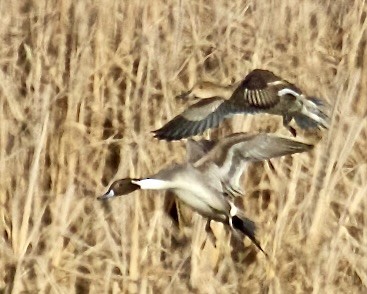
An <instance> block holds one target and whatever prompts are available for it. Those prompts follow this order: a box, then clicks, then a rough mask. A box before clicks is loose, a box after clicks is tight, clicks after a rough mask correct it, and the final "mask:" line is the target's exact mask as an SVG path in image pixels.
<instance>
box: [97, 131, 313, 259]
mask: <svg viewBox="0 0 367 294" xmlns="http://www.w3.org/2000/svg"><path fill="white" fill-rule="evenodd" d="M312 147H313V146H312V145H309V144H305V143H301V142H298V141H295V140H291V139H286V138H282V137H278V136H275V135H271V134H266V133H260V134H248V133H236V134H232V135H230V136H227V137H224V138H222V139H220V140H218V141H211V140H201V141H194V140H191V139H189V140H188V141H187V147H186V148H187V162H185V163H182V164H174V165H173V166H170V167H168V168H165V169H163V170H161V171H159V172H158V173H156V174H154V175H152V176H149V177H145V178H125V179H120V180H117V181H115V182H113V183H112V184H111V186H110V187H109V189H108V191H107V192H106V193H105V194H104V195H102V196H100V197H98V199H100V200H104V199H108V198H112V197H116V196H121V195H126V194H129V193H131V192H134V191H136V190H138V189H143V190H145V189H147V190H170V191H172V192H173V193H174V194H175V195H176V196H177V197H178V198H179V199H180V200H181V201H182V202H184V203H185V204H186V205H188V206H190V207H191V208H192V209H194V210H195V211H197V212H198V213H199V214H201V215H202V216H204V217H206V218H208V222H207V227H208V226H209V227H210V221H211V220H214V221H218V222H222V223H224V224H227V225H229V226H230V227H231V229H232V230H233V231H234V232H236V233H237V234H239V233H242V234H244V235H246V236H248V237H249V238H250V239H251V240H252V242H253V243H254V244H255V245H256V246H257V247H258V248H259V249H260V250H261V251H263V252H264V250H263V249H262V247H261V245H260V243H259V241H258V240H257V239H256V237H255V231H256V226H255V224H254V222H253V221H251V220H250V219H248V218H246V217H245V216H244V214H243V212H241V211H240V209H238V208H237V207H236V206H235V205H234V204H233V202H232V200H233V198H232V197H235V196H239V195H243V192H242V190H241V188H240V178H241V175H242V173H243V172H244V170H245V168H246V165H247V163H248V162H253V161H263V160H268V159H270V158H273V157H279V156H284V155H287V154H293V153H299V152H304V151H307V150H310V149H311V148H312ZM264 253H265V252H264Z"/></svg>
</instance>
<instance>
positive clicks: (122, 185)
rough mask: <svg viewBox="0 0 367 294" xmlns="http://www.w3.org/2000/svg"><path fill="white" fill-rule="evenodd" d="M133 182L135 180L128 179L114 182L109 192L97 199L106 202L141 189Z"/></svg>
mask: <svg viewBox="0 0 367 294" xmlns="http://www.w3.org/2000/svg"><path fill="white" fill-rule="evenodd" d="M133 180H134V179H130V178H126V179H121V180H117V181H115V182H113V183H112V184H111V186H110V188H109V189H108V191H107V192H106V193H105V194H103V195H102V196H100V197H98V198H97V199H98V200H104V199H108V198H112V197H117V196H122V195H126V194H129V193H131V192H134V191H135V190H137V189H139V188H140V186H139V185H136V184H134V183H132V181H133Z"/></svg>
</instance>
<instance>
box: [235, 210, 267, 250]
mask: <svg viewBox="0 0 367 294" xmlns="http://www.w3.org/2000/svg"><path fill="white" fill-rule="evenodd" d="M231 223H232V227H233V228H234V229H237V230H239V231H241V233H243V234H244V235H246V236H247V237H249V238H250V239H251V241H252V242H253V243H254V244H255V245H256V247H257V248H259V249H260V250H261V251H262V252H263V253H264V254H265V255H266V256H267V254H266V252H265V251H264V249H262V247H261V245H260V242H259V241H258V240H257V239H256V236H255V232H256V225H255V223H254V222H253V221H252V220H250V219H248V218H246V217H239V216H237V215H234V216H232V217H231Z"/></svg>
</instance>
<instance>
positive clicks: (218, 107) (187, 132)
mask: <svg viewBox="0 0 367 294" xmlns="http://www.w3.org/2000/svg"><path fill="white" fill-rule="evenodd" d="M225 101H226V100H225V99H224V98H221V97H212V98H206V99H202V100H200V101H199V102H197V103H195V104H193V105H191V106H190V107H189V108H187V109H186V110H185V111H184V112H182V113H181V114H179V115H177V116H176V117H175V118H173V119H172V120H170V121H169V122H168V123H166V124H165V125H164V126H163V127H161V128H160V129H158V130H155V131H153V133H154V137H156V138H158V139H163V140H167V141H172V140H180V139H182V138H187V137H191V136H195V135H198V134H201V133H203V132H204V131H205V130H206V129H210V128H214V127H216V126H218V125H219V123H220V122H221V121H222V120H223V119H224V118H225V117H226V115H228V113H229V112H230V111H229V109H226V107H225V105H224V103H223V102H225Z"/></svg>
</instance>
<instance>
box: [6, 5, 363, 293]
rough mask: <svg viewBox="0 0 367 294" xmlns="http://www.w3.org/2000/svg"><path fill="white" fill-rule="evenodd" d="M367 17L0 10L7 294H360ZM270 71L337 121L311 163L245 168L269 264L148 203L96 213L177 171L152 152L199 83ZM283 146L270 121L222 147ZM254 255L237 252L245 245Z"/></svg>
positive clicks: (141, 9) (339, 8)
mask: <svg viewBox="0 0 367 294" xmlns="http://www.w3.org/2000/svg"><path fill="white" fill-rule="evenodd" d="M366 14H367V8H366V5H365V3H364V1H360V0H356V1H340V0H338V1H334V2H332V1H325V2H324V3H317V2H316V1H311V0H302V1H299V2H297V3H295V2H294V1H290V0H283V1H266V2H265V1H264V2H259V1H256V2H255V1H231V2H228V1H224V0H219V1H216V2H215V5H214V4H213V2H211V1H204V0H202V1H186V2H184V1H181V2H173V1H159V0H155V1H149V2H148V1H112V0H106V1H103V2H102V1H97V2H95V1H78V2H75V3H74V2H72V1H66V0H62V1H20V0H15V1H3V2H1V9H0V15H1V16H0V19H1V23H2V26H1V29H0V39H1V43H2V44H3V45H2V46H1V48H0V97H1V99H0V113H1V115H0V126H1V127H0V171H1V176H0V201H1V205H0V217H1V222H0V223H1V227H0V229H1V238H0V240H1V241H0V289H2V290H5V291H9V292H11V291H12V292H13V293H19V292H47V293H49V292H59V293H60V292H61V293H64V292H67V291H68V292H69V293H72V292H77V293H81V292H83V293H84V292H88V291H90V292H97V293H100V292H113V293H120V292H132V293H133V292H138V291H139V292H140V293H145V292H148V293H152V292H154V293H162V292H171V291H175V292H178V291H180V292H199V293H208V292H217V293H235V292H240V293H242V292H250V293H259V292H270V293H295V292H298V293H302V292H303V293H305V292H306V293H309V292H314V293H331V292H332V293H335V292H336V293H363V292H366V287H367V274H366V273H367V259H366V254H367V252H366V248H367V231H366V221H367V213H366V211H367V210H366V205H367V203H366V192H367V180H366V179H367V160H366V158H367V151H366V150H367V124H366V116H367V100H366V99H367V98H366V96H367V86H366V85H367V49H366V35H367V34H366V27H367V20H366ZM254 68H264V69H269V70H272V71H274V72H275V73H276V74H279V75H281V76H282V77H284V78H285V79H287V80H289V81H291V82H294V83H296V84H297V85H299V86H300V87H301V88H302V89H303V90H304V91H306V92H307V93H310V94H312V95H315V96H320V97H324V98H325V99H326V100H327V101H328V102H329V103H330V104H331V105H332V106H333V117H332V120H333V123H332V127H331V129H330V131H329V132H328V133H324V134H323V136H322V139H321V140H320V134H318V135H314V134H310V133H301V136H300V139H303V140H304V141H308V142H310V141H311V142H318V141H319V142H318V145H317V147H316V148H315V150H314V151H313V152H312V153H310V154H302V155H297V156H294V157H292V158H284V159H279V160H275V161H274V162H273V164H274V165H275V169H276V172H274V171H272V170H271V169H269V168H268V166H267V165H256V166H253V167H252V168H250V170H249V173H248V174H247V176H246V177H245V180H244V184H245V187H246V190H247V196H246V197H245V198H244V199H243V206H244V210H245V211H246V213H247V214H248V216H249V217H250V218H252V219H254V220H255V221H256V222H257V224H258V226H259V238H260V240H261V241H262V244H263V245H264V248H265V250H266V251H267V252H269V254H270V256H271V261H270V262H268V261H266V260H265V259H264V258H263V256H261V254H258V255H256V251H255V249H254V248H253V247H252V246H250V247H248V248H245V249H243V248H242V249H240V250H236V249H234V250H233V251H232V252H231V248H232V247H233V248H236V247H235V245H234V244H230V243H229V241H228V240H227V239H228V234H227V233H226V232H225V231H224V230H223V229H222V228H221V226H220V225H218V226H215V228H214V229H215V231H216V235H217V236H218V246H217V248H213V247H212V246H211V245H206V246H205V247H204V249H203V250H200V245H201V243H202V241H203V240H204V239H205V232H204V230H203V222H202V219H201V218H200V217H199V216H195V214H190V213H189V218H191V216H194V217H193V220H192V221H191V222H189V224H188V225H186V226H184V228H183V229H181V230H178V229H177V227H176V226H174V225H173V224H172V220H171V219H170V218H169V217H168V216H167V215H166V214H165V212H164V210H163V206H164V201H165V200H164V197H163V195H161V194H159V193H145V192H144V193H134V194H132V195H130V196H128V197H125V198H124V199H123V198H120V199H115V200H113V201H110V202H109V203H107V204H105V205H103V204H101V203H99V202H97V201H96V199H95V198H96V196H97V195H99V194H101V193H103V192H105V189H106V186H107V185H108V184H109V183H110V182H111V181H112V180H113V179H116V178H119V177H124V176H135V177H138V176H144V175H147V174H149V173H152V172H155V171H157V170H158V169H160V168H161V167H162V166H164V165H166V164H169V163H170V162H171V161H182V160H184V149H183V143H182V142H174V143H166V142H159V141H156V140H154V139H153V138H152V136H151V134H150V133H149V132H150V131H152V130H154V129H156V128H158V127H160V126H161V125H162V124H163V123H164V122H166V121H167V120H168V119H169V118H172V117H173V116H174V115H176V114H177V113H178V112H180V111H181V110H182V109H183V108H184V107H185V106H186V105H183V104H180V103H179V102H177V101H175V100H174V99H173V97H174V96H175V95H176V94H178V93H181V91H183V90H185V89H188V88H189V87H191V86H192V85H193V84H194V83H195V82H196V81H199V80H211V81H217V82H218V83H223V84H226V83H229V82H233V81H237V80H239V79H241V78H243V77H244V76H245V75H246V74H247V73H248V72H249V71H250V70H252V69H254ZM249 130H250V131H260V130H262V131H265V130H266V131H272V132H275V131H276V132H278V133H280V134H282V135H288V134H287V131H286V130H284V129H283V128H282V127H281V121H280V120H279V118H274V117H270V116H263V117H260V116H256V117H253V116H247V117H236V118H234V119H233V120H232V121H231V122H228V123H226V124H225V125H224V127H222V128H221V129H219V130H217V131H215V133H216V134H217V135H224V134H228V133H230V132H232V131H249ZM246 244H247V243H246Z"/></svg>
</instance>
